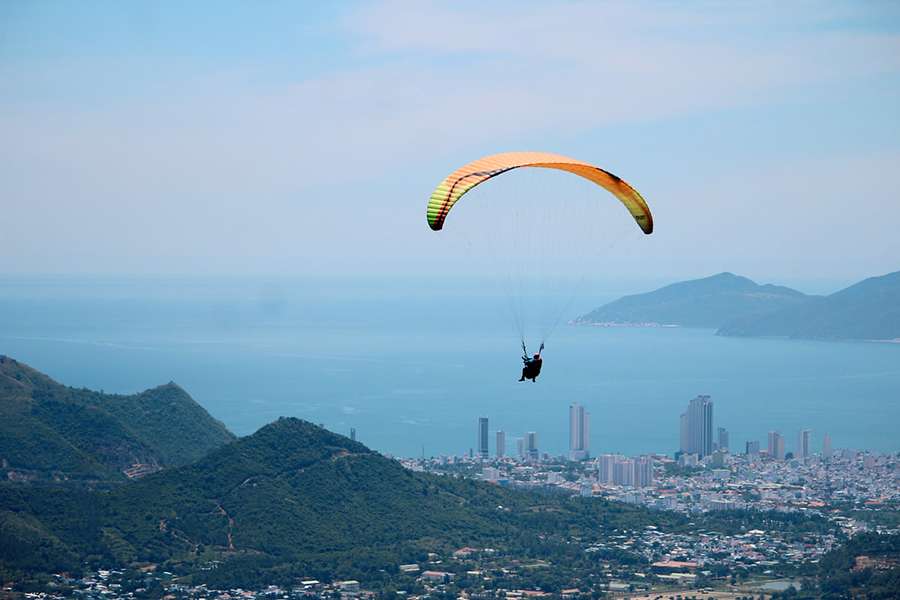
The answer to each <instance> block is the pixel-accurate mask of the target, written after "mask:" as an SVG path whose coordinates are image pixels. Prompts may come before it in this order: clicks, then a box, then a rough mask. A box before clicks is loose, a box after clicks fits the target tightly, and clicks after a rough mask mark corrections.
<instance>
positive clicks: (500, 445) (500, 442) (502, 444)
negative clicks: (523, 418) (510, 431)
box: [496, 431, 506, 458]
mask: <svg viewBox="0 0 900 600" xmlns="http://www.w3.org/2000/svg"><path fill="white" fill-rule="evenodd" d="M496 442H497V444H496V452H497V458H503V457H504V456H506V433H505V432H504V431H497V439H496Z"/></svg>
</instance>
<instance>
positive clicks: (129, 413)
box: [0, 356, 234, 481]
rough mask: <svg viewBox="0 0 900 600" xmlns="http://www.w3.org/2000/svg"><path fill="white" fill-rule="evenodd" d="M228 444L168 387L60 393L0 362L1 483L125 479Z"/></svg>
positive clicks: (15, 364) (218, 428) (222, 432)
mask: <svg viewBox="0 0 900 600" xmlns="http://www.w3.org/2000/svg"><path fill="white" fill-rule="evenodd" d="M232 440H234V435H233V434H232V433H231V432H229V431H228V430H227V429H226V428H225V426H224V425H223V424H222V423H220V422H219V421H217V420H215V419H213V418H212V417H211V416H209V414H208V413H207V412H206V411H205V410H204V409H203V408H202V407H201V406H200V405H199V404H197V403H196V402H194V400H193V399H192V398H191V397H190V396H189V395H188V394H187V393H186V392H185V391H184V390H182V389H181V388H180V387H178V386H177V385H175V384H174V383H169V384H167V385H162V386H159V387H156V388H153V389H151V390H147V391H145V392H142V393H140V394H134V395H129V396H125V395H114V394H104V393H100V392H93V391H90V390H87V389H77V388H72V387H67V386H64V385H61V384H59V383H57V382H55V381H53V380H52V379H51V378H49V377H47V376H46V375H44V374H42V373H39V372H38V371H35V370H34V369H32V368H30V367H28V366H27V365H25V364H23V363H21V362H19V361H17V360H14V359H12V358H9V357H7V356H0V475H2V477H3V478H4V479H25V480H85V481H92V480H93V481H108V480H117V479H125V478H126V476H127V475H132V476H139V475H141V474H144V473H147V472H152V471H156V470H159V469H161V468H163V467H166V466H177V465H183V464H187V463H189V462H191V461H194V460H197V459H198V458H200V457H202V456H204V455H205V454H207V453H208V452H209V451H210V450H212V449H214V448H218V447H220V446H222V445H224V444H227V443H229V442H231V441H232ZM126 474H127V475H126Z"/></svg>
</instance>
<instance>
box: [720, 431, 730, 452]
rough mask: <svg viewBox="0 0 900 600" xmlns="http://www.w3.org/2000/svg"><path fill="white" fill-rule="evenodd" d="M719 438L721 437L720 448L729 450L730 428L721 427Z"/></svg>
mask: <svg viewBox="0 0 900 600" xmlns="http://www.w3.org/2000/svg"><path fill="white" fill-rule="evenodd" d="M718 438H719V450H722V451H727V450H728V430H727V429H725V428H724V427H719V429H718Z"/></svg>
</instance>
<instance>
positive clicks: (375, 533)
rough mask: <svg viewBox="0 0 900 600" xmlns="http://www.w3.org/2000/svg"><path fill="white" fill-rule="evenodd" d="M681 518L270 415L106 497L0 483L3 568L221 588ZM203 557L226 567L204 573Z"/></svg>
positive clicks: (366, 573)
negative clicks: (484, 473) (424, 466)
mask: <svg viewBox="0 0 900 600" xmlns="http://www.w3.org/2000/svg"><path fill="white" fill-rule="evenodd" d="M681 520H682V519H681V518H680V517H676V516H674V515H661V514H657V515H654V514H652V513H650V512H648V511H645V510H642V509H638V508H634V507H629V506H626V505H621V504H615V503H609V502H605V501H601V500H596V499H595V500H593V501H590V502H584V501H579V500H578V499H569V498H561V497H558V496H554V497H549V496H537V495H533V494H528V493H522V492H515V491H510V490H507V489H504V488H500V487H498V486H493V485H489V484H486V483H481V482H475V481H471V480H466V479H457V478H452V477H439V476H435V475H428V474H422V473H414V472H412V471H409V470H407V469H404V468H403V467H402V466H401V465H400V464H399V463H398V462H396V461H394V460H390V459H388V458H385V457H383V456H381V455H379V454H377V453H375V452H372V451H371V450H369V449H368V448H366V447H365V446H363V445H361V444H359V443H357V442H353V441H350V440H349V439H347V438H345V437H343V436H339V435H336V434H334V433H331V432H329V431H327V430H324V429H321V428H319V427H317V426H315V425H312V424H310V423H307V422H305V421H301V420H298V419H279V420H278V421H276V422H275V423H272V424H270V425H268V426H266V427H263V428H262V429H260V430H259V431H258V432H257V433H255V434H253V435H251V436H248V437H246V438H242V439H240V440H238V441H236V442H233V443H231V444H229V445H227V446H225V447H223V448H220V449H218V450H215V451H213V452H212V453H210V454H209V455H208V456H206V457H205V458H203V459H201V460H199V461H197V462H195V463H193V464H191V465H186V466H182V467H178V468H172V469H166V470H164V471H161V472H159V473H155V474H152V475H148V476H147V477H144V478H142V479H140V480H136V481H130V482H127V483H123V484H122V485H119V486H114V487H112V488H110V489H107V490H106V491H93V492H92V491H86V490H84V489H81V488H74V489H73V488H71V486H60V485H51V484H46V483H44V484H10V483H7V484H0V532H4V538H5V539H6V540H15V541H14V542H13V541H8V542H7V543H6V546H4V544H0V567H2V566H3V565H4V564H5V565H6V566H5V568H7V569H23V570H28V569H42V570H46V571H54V570H62V569H72V568H78V565H80V564H81V561H83V560H85V559H88V560H92V558H91V557H93V560H96V561H98V562H100V563H103V564H110V563H112V564H120V565H128V564H134V563H147V562H151V563H163V562H166V564H167V565H168V567H167V568H171V569H175V570H178V571H180V572H187V573H194V574H195V575H197V576H202V577H205V578H218V579H217V581H218V582H219V583H222V582H228V583H248V582H260V581H273V580H277V579H278V578H279V577H280V576H284V577H288V576H293V577H298V576H302V575H313V576H317V575H319V576H322V577H328V576H329V575H331V574H334V573H336V572H337V573H343V574H344V575H345V576H357V577H362V578H364V577H370V576H372V573H371V572H370V571H375V572H377V570H378V569H382V568H385V567H389V566H390V567H392V568H395V567H396V565H397V564H399V563H400V562H403V561H411V560H416V559H417V557H420V556H421V555H422V554H423V552H425V551H429V550H448V549H455V548H458V547H461V546H464V545H467V544H470V545H471V544H479V545H481V546H482V547H483V546H484V545H488V544H490V545H496V546H498V547H503V548H516V549H524V548H527V547H529V546H530V545H540V544H543V543H545V541H542V539H541V538H543V537H544V536H546V535H555V534H556V533H559V532H565V533H567V534H568V533H570V532H580V533H581V535H583V536H585V537H586V538H590V537H598V538H599V537H600V536H603V535H605V534H607V533H608V532H609V531H611V530H613V529H616V528H622V527H640V526H644V525H647V524H651V523H656V524H659V523H661V522H663V521H665V522H669V521H672V522H680V521H681ZM211 560H219V561H226V563H227V565H228V567H227V568H224V567H223V568H220V569H216V570H215V571H209V570H206V571H202V569H203V567H204V565H208V564H209V561H211ZM104 561H105V562H104ZM223 578H225V579H224V580H223Z"/></svg>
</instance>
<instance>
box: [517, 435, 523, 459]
mask: <svg viewBox="0 0 900 600" xmlns="http://www.w3.org/2000/svg"><path fill="white" fill-rule="evenodd" d="M516 454H518V455H519V458H525V438H516Z"/></svg>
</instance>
